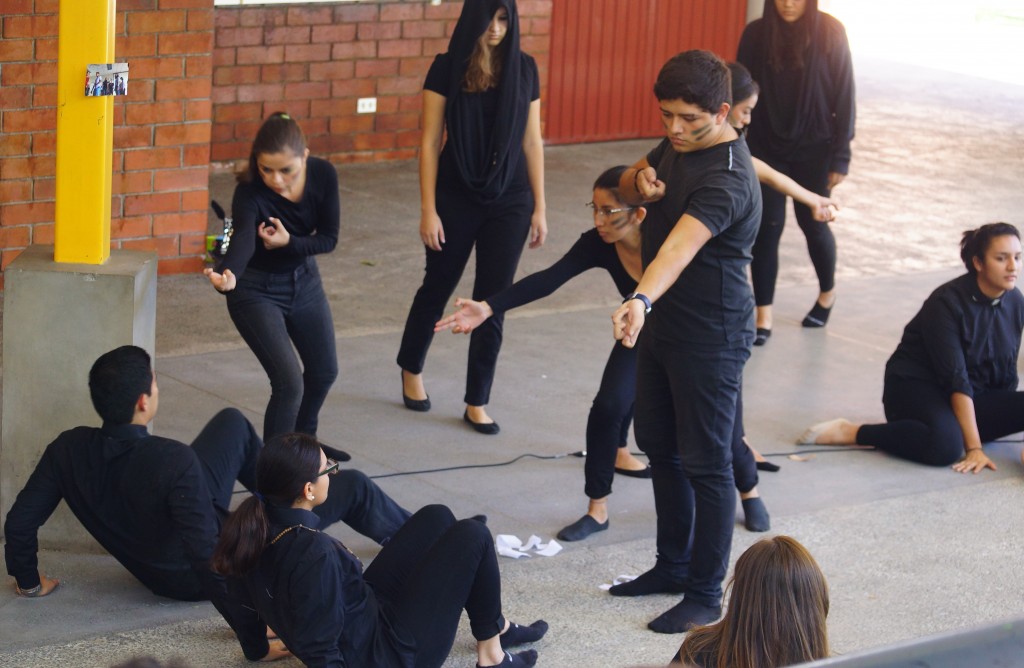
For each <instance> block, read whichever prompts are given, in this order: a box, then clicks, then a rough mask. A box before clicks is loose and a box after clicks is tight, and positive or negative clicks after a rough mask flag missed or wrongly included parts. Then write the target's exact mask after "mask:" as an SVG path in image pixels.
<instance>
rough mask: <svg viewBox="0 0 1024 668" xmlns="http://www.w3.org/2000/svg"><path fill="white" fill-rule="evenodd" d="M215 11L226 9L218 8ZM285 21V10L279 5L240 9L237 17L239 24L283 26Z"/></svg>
mask: <svg viewBox="0 0 1024 668" xmlns="http://www.w3.org/2000/svg"><path fill="white" fill-rule="evenodd" d="M217 11H227V10H220V9H218V10H217ZM286 21H287V16H286V14H285V10H284V9H283V8H281V7H260V8H258V9H257V8H252V9H249V8H246V9H242V10H241V12H240V15H239V19H238V25H240V26H264V27H269V26H283V25H285V22H286Z"/></svg>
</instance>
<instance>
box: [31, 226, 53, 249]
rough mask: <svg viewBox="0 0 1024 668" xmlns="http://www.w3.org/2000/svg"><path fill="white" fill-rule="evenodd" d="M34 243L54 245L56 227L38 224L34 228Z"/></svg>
mask: <svg viewBox="0 0 1024 668" xmlns="http://www.w3.org/2000/svg"><path fill="white" fill-rule="evenodd" d="M31 229H32V243H34V244H52V243H53V242H54V234H53V233H54V230H55V226H54V224H53V223H36V224H35V225H33V226H32V228H31Z"/></svg>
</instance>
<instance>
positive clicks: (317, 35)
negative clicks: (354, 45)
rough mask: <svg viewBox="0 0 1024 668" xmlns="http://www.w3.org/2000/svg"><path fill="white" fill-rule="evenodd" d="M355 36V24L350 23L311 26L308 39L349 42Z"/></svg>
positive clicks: (314, 41)
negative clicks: (311, 29) (311, 30)
mask: <svg viewBox="0 0 1024 668" xmlns="http://www.w3.org/2000/svg"><path fill="white" fill-rule="evenodd" d="M355 38H356V26H355V24H352V23H342V24H340V25H326V26H313V32H312V34H311V36H310V40H311V41H312V42H313V43H317V42H351V41H353V40H355Z"/></svg>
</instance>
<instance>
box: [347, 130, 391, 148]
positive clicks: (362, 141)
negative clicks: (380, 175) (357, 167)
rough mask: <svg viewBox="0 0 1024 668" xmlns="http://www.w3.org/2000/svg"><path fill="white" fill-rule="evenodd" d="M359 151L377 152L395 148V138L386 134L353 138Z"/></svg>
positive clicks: (361, 135) (363, 135)
mask: <svg viewBox="0 0 1024 668" xmlns="http://www.w3.org/2000/svg"><path fill="white" fill-rule="evenodd" d="M352 141H353V143H354V145H355V149H356V150H357V151H367V150H371V151H376V150H380V149H390V148H395V136H394V135H393V134H390V133H388V134H384V133H365V134H358V135H356V136H355V137H353V138H352Z"/></svg>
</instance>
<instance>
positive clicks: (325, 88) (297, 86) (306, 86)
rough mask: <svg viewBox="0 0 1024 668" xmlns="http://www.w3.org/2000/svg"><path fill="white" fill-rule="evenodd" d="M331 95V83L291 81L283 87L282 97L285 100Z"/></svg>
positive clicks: (320, 97) (319, 97) (311, 98)
mask: <svg viewBox="0 0 1024 668" xmlns="http://www.w3.org/2000/svg"><path fill="white" fill-rule="evenodd" d="M330 96H331V84H330V83H329V82H326V81H325V82H323V83H293V84H287V85H286V86H285V87H284V98H285V99H286V100H315V99H322V98H325V97H330Z"/></svg>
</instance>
